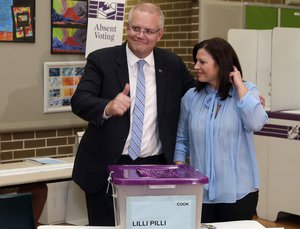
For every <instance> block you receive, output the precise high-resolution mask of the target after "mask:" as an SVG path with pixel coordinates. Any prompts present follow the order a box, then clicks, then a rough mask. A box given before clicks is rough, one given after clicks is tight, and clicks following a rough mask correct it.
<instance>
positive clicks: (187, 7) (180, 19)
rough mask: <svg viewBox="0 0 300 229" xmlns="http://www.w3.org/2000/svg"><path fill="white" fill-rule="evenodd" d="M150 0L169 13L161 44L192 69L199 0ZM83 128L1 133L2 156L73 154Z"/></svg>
mask: <svg viewBox="0 0 300 229" xmlns="http://www.w3.org/2000/svg"><path fill="white" fill-rule="evenodd" d="M228 1H229V0H228ZM231 1H235V2H256V3H269V4H284V2H285V1H284V0H247V1H243V0H231ZM138 2H141V1H137V0H127V1H126V13H128V11H129V8H131V6H133V5H135V4H136V3H138ZM148 2H153V3H156V4H157V5H159V6H160V7H161V9H162V10H163V12H164V14H165V16H166V21H165V34H164V37H163V39H162V40H161V41H160V42H159V46H160V47H163V48H166V49H169V50H171V51H174V52H176V53H177V54H178V55H179V56H181V57H182V59H183V60H184V61H185V63H186V64H187V65H188V67H189V69H192V67H193V63H192V54H191V53H192V47H193V45H194V44H195V43H196V42H197V41H198V26H199V25H198V19H199V15H198V10H199V8H198V4H199V2H198V1H197V0H173V1H165V0H152V1H148ZM126 18H127V14H126ZM124 39H125V37H124ZM83 129H84V127H82V128H71V129H52V130H44V131H40V130H39V131H35V130H32V131H26V132H13V133H2V134H1V135H0V143H1V145H0V146H1V148H0V150H1V151H0V159H1V160H2V163H6V162H15V161H20V160H23V159H24V158H27V157H36V156H37V157H38V156H51V157H60V156H70V155H72V154H73V145H74V141H75V135H76V132H77V131H82V130H83Z"/></svg>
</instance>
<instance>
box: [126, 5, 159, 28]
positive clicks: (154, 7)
mask: <svg viewBox="0 0 300 229" xmlns="http://www.w3.org/2000/svg"><path fill="white" fill-rule="evenodd" d="M135 10H139V11H141V12H143V11H144V12H148V13H150V14H157V15H159V16H160V20H159V28H161V29H162V28H163V27H164V23H165V16H164V14H163V12H162V11H161V9H160V8H159V7H158V6H157V5H154V4H152V3H140V4H137V5H135V6H134V7H132V8H131V9H130V11H129V13H128V24H130V23H131V20H132V15H133V12H134V11H135Z"/></svg>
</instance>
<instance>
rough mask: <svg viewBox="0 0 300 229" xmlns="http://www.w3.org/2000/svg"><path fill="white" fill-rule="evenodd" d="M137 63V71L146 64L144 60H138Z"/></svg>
mask: <svg viewBox="0 0 300 229" xmlns="http://www.w3.org/2000/svg"><path fill="white" fill-rule="evenodd" d="M136 63H137V66H138V69H142V68H143V67H144V65H145V63H146V61H145V60H139V61H138V62H136Z"/></svg>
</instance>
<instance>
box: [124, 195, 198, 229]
mask: <svg viewBox="0 0 300 229" xmlns="http://www.w3.org/2000/svg"><path fill="white" fill-rule="evenodd" d="M195 225H196V196H193V195H185V196H182V195H180V196H176V195H174V196H128V197H126V229H141V228H143V229H183V228H184V229H195V227H196V226H195Z"/></svg>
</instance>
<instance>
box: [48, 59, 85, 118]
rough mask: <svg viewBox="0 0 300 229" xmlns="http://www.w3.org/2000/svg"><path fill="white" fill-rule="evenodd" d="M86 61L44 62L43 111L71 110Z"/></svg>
mask: <svg viewBox="0 0 300 229" xmlns="http://www.w3.org/2000/svg"><path fill="white" fill-rule="evenodd" d="M85 64H86V61H68V62H45V63H44V113H51V112H64V111H71V104H70V103H71V97H72V95H73V94H74V92H75V89H76V87H77V85H78V83H79V81H80V78H81V76H82V74H83V73H84V66H85Z"/></svg>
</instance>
